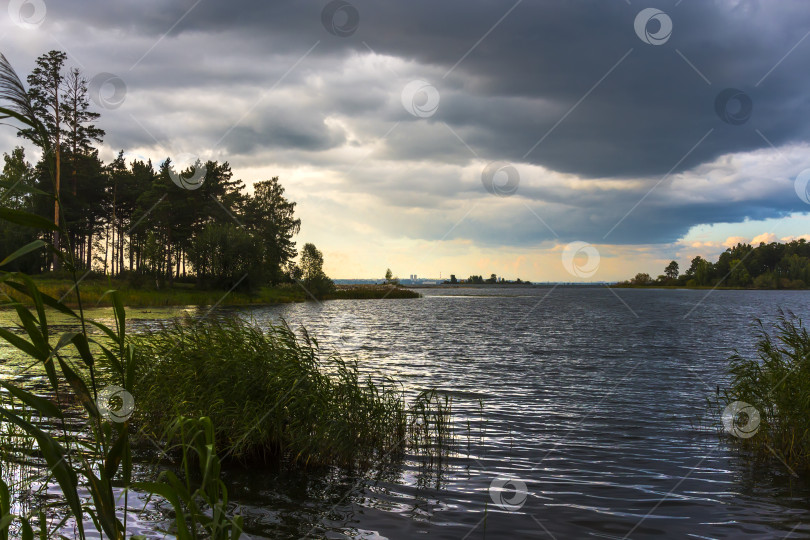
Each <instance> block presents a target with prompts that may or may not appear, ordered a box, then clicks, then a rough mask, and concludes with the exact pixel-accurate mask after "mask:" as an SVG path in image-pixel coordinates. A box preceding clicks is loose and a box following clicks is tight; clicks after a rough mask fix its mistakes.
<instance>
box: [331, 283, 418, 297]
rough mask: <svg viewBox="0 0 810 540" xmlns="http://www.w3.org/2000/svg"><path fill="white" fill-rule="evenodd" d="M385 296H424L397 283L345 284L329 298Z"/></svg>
mask: <svg viewBox="0 0 810 540" xmlns="http://www.w3.org/2000/svg"><path fill="white" fill-rule="evenodd" d="M384 298H397V299H402V298H422V295H421V294H420V293H418V292H416V291H412V290H410V289H406V288H404V287H399V286H395V285H344V286H339V287H338V288H336V289H335V290H334V291H333V292H332V293H330V294H329V295H328V296H327V297H326V299H327V300H371V299H384Z"/></svg>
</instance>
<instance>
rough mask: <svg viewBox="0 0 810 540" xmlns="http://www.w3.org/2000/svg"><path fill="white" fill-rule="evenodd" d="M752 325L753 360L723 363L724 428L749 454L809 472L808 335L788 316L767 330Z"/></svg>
mask: <svg viewBox="0 0 810 540" xmlns="http://www.w3.org/2000/svg"><path fill="white" fill-rule="evenodd" d="M757 324H758V327H759V339H758V341H757V345H756V354H755V356H754V357H752V358H749V357H746V356H743V355H742V354H740V353H739V352H735V353H734V354H733V355H732V356H731V358H730V359H729V372H730V374H731V377H732V379H731V384H730V385H729V387H728V388H726V389H724V390H723V391H722V392H721V393H720V395H719V396H718V403H719V405H720V407H722V408H723V413H722V414H723V423H724V427H725V430H726V431H727V432H728V433H730V434H731V435H733V436H734V439H733V440H735V441H736V443H737V444H738V445H739V446H740V447H741V448H743V449H745V450H747V451H749V452H750V453H751V455H754V456H758V457H764V458H776V460H777V461H779V462H782V463H783V464H785V465H787V466H788V468H789V469H790V472H792V473H794V474H796V471H804V472H810V334H808V331H807V328H805V326H804V324H803V322H802V320H801V319H800V318H798V317H796V316H795V315H793V314H785V313H781V314H780V316H779V317H778V320H777V323H776V324H775V325H774V328H773V331H768V329H767V328H766V327H765V326H764V324H763V323H762V321H759V320H758V321H757Z"/></svg>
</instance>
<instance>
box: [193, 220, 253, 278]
mask: <svg viewBox="0 0 810 540" xmlns="http://www.w3.org/2000/svg"><path fill="white" fill-rule="evenodd" d="M188 260H189V262H191V264H192V265H194V267H195V268H196V269H197V272H198V277H199V280H200V281H199V282H200V284H202V285H205V286H208V287H215V288H220V289H225V290H231V289H232V288H234V287H236V286H240V285H243V287H242V288H249V286H250V285H251V284H255V283H256V282H257V281H259V276H260V275H261V274H262V273H263V272H264V267H263V266H262V262H263V256H262V252H261V247H260V243H259V242H258V241H257V240H256V239H255V238H254V237H253V236H252V235H251V234H250V233H248V232H247V231H246V230H244V229H242V228H240V227H237V226H236V225H234V224H230V223H223V224H220V223H209V224H207V225H206V226H205V228H204V229H203V230H202V231H200V232H199V233H198V234H197V235H196V236H195V237H194V238H193V239H192V241H191V247H190V248H189V250H188Z"/></svg>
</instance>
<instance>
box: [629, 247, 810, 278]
mask: <svg viewBox="0 0 810 540" xmlns="http://www.w3.org/2000/svg"><path fill="white" fill-rule="evenodd" d="M808 284H810V244H809V243H807V241H806V240H804V239H803V238H802V239H799V240H793V241H791V242H788V243H779V242H771V243H770V244H766V243H764V242H763V243H760V244H759V246H757V247H753V246H751V245H750V244H737V245H736V246H734V247H733V248H729V249H727V250H726V251H724V252H723V253H721V254H720V257H719V258H718V259H717V262H714V263H713V262H710V261H707V260H706V259H704V258H703V257H695V258H694V259H692V262H691V265H690V266H689V268H688V269H687V270H686V272H684V273H683V274H681V273H680V269H679V267H678V263H677V262H676V261H672V262H670V263H669V264H668V265H667V267H666V268H665V269H664V273H663V274H661V275H660V276H658V277H657V278H656V279H653V278H652V277H651V276H650V275H649V274H643V273H642V274H636V276H635V277H634V278H633V279H631V280H629V281H625V282H623V283H620V284H619V285H626V286H661V285H664V286H686V287H714V286H723V287H742V288H755V289H804V288H806V287H807V286H808Z"/></svg>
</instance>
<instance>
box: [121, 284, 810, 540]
mask: <svg viewBox="0 0 810 540" xmlns="http://www.w3.org/2000/svg"><path fill="white" fill-rule="evenodd" d="M422 292H423V293H424V294H425V297H424V298H422V299H419V300H381V301H379V300H358V301H332V302H326V303H323V304H315V303H307V304H292V305H280V306H272V307H263V308H250V309H248V310H240V311H239V312H240V313H244V314H246V315H248V316H250V317H253V318H254V319H256V320H257V321H258V322H260V323H261V322H266V321H270V320H278V319H279V318H284V319H285V320H287V321H288V322H289V323H290V324H291V325H293V326H298V325H305V326H306V327H307V328H308V329H310V330H311V331H312V332H313V333H314V334H315V335H318V336H323V337H322V342H323V343H324V345H325V346H327V347H335V348H338V349H340V350H341V351H349V352H353V353H355V354H357V355H358V356H359V358H360V362H361V367H362V369H364V370H368V371H371V372H375V373H385V374H387V375H390V376H393V377H395V378H397V379H398V380H400V381H402V383H403V384H404V385H405V387H406V389H407V390H408V391H414V392H415V391H417V390H421V389H426V388H430V387H435V388H437V389H438V390H441V391H444V392H447V393H448V394H450V395H451V396H452V397H453V413H454V429H455V430H456V433H457V440H456V446H455V452H454V453H453V454H452V455H451V456H450V458H449V459H448V460H447V461H446V462H444V463H443V464H442V465H441V466H440V467H439V466H435V465H434V466H427V465H425V464H424V463H421V462H420V461H419V460H418V459H416V458H415V457H414V456H407V457H406V460H405V462H404V463H402V464H401V466H399V467H394V468H393V469H392V470H387V471H383V472H381V473H380V474H379V475H376V477H375V478H371V477H367V476H368V475H366V476H362V475H361V476H357V475H356V474H353V473H352V472H349V471H343V470H319V471H307V472H304V471H300V470H290V469H288V468H278V469H272V468H268V469H262V470H251V471H237V470H229V471H228V472H227V473H226V476H227V481H228V482H229V484H230V485H231V488H230V490H231V497H232V499H234V500H235V501H236V502H237V503H238V504H239V505H240V510H241V513H242V514H243V515H244V516H245V518H246V523H247V529H248V531H247V532H248V533H249V534H250V535H251V536H254V537H271V538H275V537H281V538H284V537H300V536H304V535H310V536H311V537H329V538H344V537H355V538H413V537H416V538H420V537H424V538H490V539H500V538H504V539H505V538H515V537H527V538H528V537H536V538H557V539H562V538H581V537H595V538H626V537H629V538H653V537H662V536H666V537H671V538H689V537H691V538H784V537H786V536H787V535H789V534H790V536H789V537H790V538H800V537H805V538H806V537H810V485H808V483H807V482H804V481H800V480H797V479H795V478H793V477H792V476H791V475H790V473H789V472H788V470H787V469H785V468H783V467H781V466H777V467H771V468H764V467H751V466H749V465H747V464H746V463H745V462H744V461H742V460H741V459H740V458H739V456H738V455H737V453H736V452H735V451H734V449H733V447H732V446H731V445H730V444H729V443H728V441H727V440H726V438H725V437H720V436H718V432H717V430H716V429H715V428H716V425H717V422H718V419H717V418H716V417H715V416H713V415H712V414H711V413H709V412H708V410H707V407H706V398H707V397H712V396H714V394H715V388H716V385H718V384H720V385H722V384H723V383H724V382H725V380H726V379H725V366H726V359H727V358H728V356H729V354H730V353H731V352H732V349H733V348H734V347H739V348H740V350H741V351H743V352H749V351H751V350H752V346H753V343H754V340H755V338H756V334H755V329H754V327H753V324H752V323H753V320H754V318H756V317H759V318H762V319H763V320H764V321H766V323H767V322H770V321H773V320H774V319H775V318H776V316H777V315H778V309H779V308H780V307H781V308H783V309H786V310H788V309H789V310H792V311H794V312H795V313H797V314H799V315H802V316H805V317H807V316H808V315H809V314H810V293H807V292H800V291H714V292H712V293H711V294H708V295H707V293H708V291H686V290H640V289H627V290H609V289H606V288H600V287H596V288H564V287H557V288H554V289H539V288H538V289H533V288H476V289H427V290H423V291H422ZM223 311H237V310H233V309H230V310H223ZM139 312H140V314H139ZM160 316H161V312H159V311H157V310H151V313H148V314H145V313H143V311H142V310H133V311H132V312H131V314H130V317H132V318H133V319H138V317H145V318H146V319H144V320H141V321H138V320H136V321H134V324H135V325H136V326H138V325H148V324H149V320H150V319H154V318H155V317H160ZM523 486H525V491H524V489H523ZM140 525H141V526H144V525H145V524H144V523H141V524H140Z"/></svg>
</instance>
